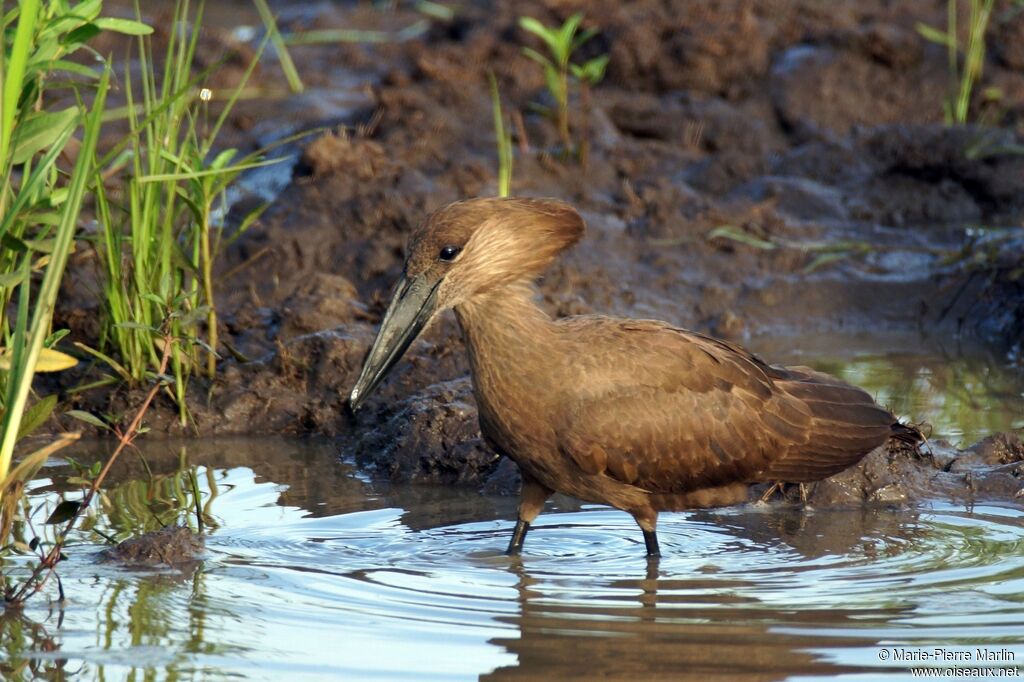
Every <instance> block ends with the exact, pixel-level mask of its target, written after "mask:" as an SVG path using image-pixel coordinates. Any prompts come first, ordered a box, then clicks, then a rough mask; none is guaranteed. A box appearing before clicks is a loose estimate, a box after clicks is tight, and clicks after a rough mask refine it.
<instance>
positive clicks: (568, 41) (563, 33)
mask: <svg viewBox="0 0 1024 682" xmlns="http://www.w3.org/2000/svg"><path fill="white" fill-rule="evenodd" d="M582 21H583V12H577V13H576V14H574V15H572V16H571V17H569V18H568V19H566V20H565V23H564V24H562V28H561V29H559V31H558V34H557V35H558V42H557V45H558V47H557V50H558V51H557V55H558V61H559V62H560V63H562V64H568V63H569V55H570V53H571V52H572V50H573V49H574V47H575V46H574V45H573V40H572V37H573V36H574V35H576V31H577V30H578V29H579V27H580V22H582Z"/></svg>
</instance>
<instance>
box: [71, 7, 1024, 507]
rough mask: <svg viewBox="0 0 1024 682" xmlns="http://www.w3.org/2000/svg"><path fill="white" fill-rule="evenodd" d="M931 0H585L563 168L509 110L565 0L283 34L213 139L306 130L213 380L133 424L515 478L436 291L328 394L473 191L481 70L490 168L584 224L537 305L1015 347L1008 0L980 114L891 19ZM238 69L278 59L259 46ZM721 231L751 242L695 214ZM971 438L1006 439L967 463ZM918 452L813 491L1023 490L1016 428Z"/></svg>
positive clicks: (78, 313)
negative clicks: (401, 333) (506, 169)
mask: <svg viewBox="0 0 1024 682" xmlns="http://www.w3.org/2000/svg"><path fill="white" fill-rule="evenodd" d="M580 7H583V5H580ZM945 8H946V4H945V3H944V2H922V3H897V4H892V3H887V2H868V3H862V2H856V3H855V2H844V3H822V2H794V3H789V2H773V1H770V0H765V1H763V2H744V1H735V2H733V1H729V2H722V3H714V4H713V6H709V5H708V4H707V3H687V2H679V3H663V2H653V1H647V0H642V1H640V2H633V3H619V2H613V1H611V0H607V1H605V0H601V1H599V2H592V3H586V5H585V10H586V13H587V19H586V24H585V25H586V26H588V27H594V28H596V29H598V30H599V31H600V33H599V35H598V37H596V38H595V39H594V40H593V41H591V42H590V43H588V44H587V45H586V46H585V47H584V48H583V49H582V51H581V55H580V56H581V58H584V59H585V58H588V57H593V56H596V55H597V54H601V53H607V54H609V55H610V62H609V67H608V74H607V78H606V79H605V80H604V81H603V82H602V83H601V84H600V85H599V86H598V87H596V88H595V89H594V90H593V92H592V93H591V98H590V99H591V103H590V111H589V112H588V113H587V114H586V116H579V115H577V117H576V119H575V121H576V123H575V124H574V135H579V134H581V133H582V132H584V131H586V132H587V133H588V135H589V139H590V153H589V161H588V163H587V165H586V167H582V166H580V165H579V164H577V163H576V162H575V161H568V162H566V161H562V160H560V159H559V158H558V149H557V144H558V136H557V133H556V130H555V127H554V126H553V125H552V123H551V122H550V121H549V120H548V119H547V118H545V117H543V116H541V115H539V114H537V113H535V112H534V111H533V110H532V108H531V103H534V102H542V103H544V102H547V100H546V99H545V98H546V95H545V93H544V81H543V76H542V74H541V72H540V70H539V69H537V68H536V66H535V65H534V64H533V63H532V62H530V61H529V60H528V59H527V58H525V57H524V56H523V55H522V53H521V46H522V45H526V44H531V42H530V38H529V36H527V35H526V34H525V33H523V32H522V31H521V30H520V29H518V28H517V25H516V21H517V19H518V17H519V16H520V15H530V16H534V17H537V18H538V19H540V20H541V21H543V22H545V23H548V24H551V23H554V22H561V21H562V20H564V19H565V18H566V17H567V16H569V15H570V14H571V13H572V12H573V11H575V9H578V7H576V5H574V4H573V3H564V2H543V1H539V0H537V1H529V2H521V3H496V4H494V5H493V6H492V5H490V4H489V3H483V4H480V5H475V4H464V5H463V4H459V5H458V6H457V7H455V12H454V16H453V18H452V19H450V20H448V21H444V20H434V19H432V20H430V21H429V22H428V28H427V29H426V30H425V31H424V32H422V33H421V34H419V35H418V36H416V37H414V38H412V39H410V40H405V41H401V42H385V43H380V44H365V45H359V44H341V45H338V44H334V45H329V46H302V47H298V48H296V49H295V51H294V53H293V57H294V58H295V60H296V63H297V66H298V68H299V71H300V72H301V73H303V74H304V75H308V76H309V80H310V82H309V85H310V88H309V91H308V92H307V93H306V94H304V95H296V96H294V97H290V98H282V99H280V100H275V101H269V102H268V101H256V102H245V103H243V104H242V105H241V106H240V108H239V110H238V113H237V114H236V115H235V116H234V117H233V120H232V123H233V126H234V127H233V129H232V130H231V131H230V132H229V137H230V138H231V143H232V144H239V145H242V146H248V147H249V148H256V147H258V146H260V145H261V144H266V143H267V141H268V140H271V139H273V138H274V135H275V134H276V135H277V136H278V137H279V136H280V135H282V134H284V132H290V131H294V130H297V129H303V128H312V127H315V126H326V127H327V128H329V130H328V131H326V132H323V133H320V134H318V135H316V136H314V137H312V138H310V139H307V140H305V141H303V142H302V143H300V144H296V145H294V146H293V148H291V150H290V152H289V153H291V154H292V156H290V157H289V159H290V161H289V162H288V163H287V164H284V165H285V166H286V167H287V168H286V171H285V175H284V176H283V179H282V178H278V179H277V180H276V183H277V184H276V185H274V183H270V184H271V185H274V187H275V189H273V190H272V191H271V194H275V195H276V196H275V198H274V201H273V204H272V206H271V207H270V208H269V209H268V210H267V211H266V212H265V213H264V214H263V216H262V218H261V219H260V221H259V222H258V224H256V225H255V226H254V227H252V228H251V229H250V230H249V231H248V232H247V233H246V234H245V236H244V237H243V238H242V239H240V240H239V241H237V242H236V243H234V244H233V245H232V246H231V248H230V250H229V251H228V252H227V254H226V257H225V258H224V259H223V260H222V262H221V264H220V272H221V277H220V279H219V282H220V290H219V291H218V307H219V312H220V316H221V324H222V328H221V329H220V330H219V331H220V336H221V338H222V339H223V340H224V341H225V344H224V347H223V348H221V349H219V350H221V352H222V355H223V357H224V359H223V360H222V361H221V363H220V366H219V372H218V376H217V378H216V379H215V380H214V381H213V382H212V383H209V382H206V381H205V380H202V379H196V380H195V381H194V383H193V386H192V389H191V391H190V404H189V407H190V410H191V414H192V417H193V423H192V424H190V425H189V426H188V427H186V428H182V427H181V426H180V425H179V423H178V420H177V414H176V412H175V410H174V407H173V405H171V404H170V402H169V401H168V400H165V399H164V397H163V396H161V398H160V399H159V400H158V401H157V404H155V406H154V408H153V410H152V411H151V413H150V415H149V417H148V418H147V423H148V424H149V426H150V427H151V428H152V429H153V431H154V433H167V434H169V435H181V434H193V435H204V436H206V435H213V434H319V435H327V436H332V437H336V438H337V439H338V443H339V446H338V447H339V453H340V454H341V456H343V457H346V458H349V459H351V460H353V461H355V462H356V463H357V464H358V465H359V466H360V467H361V468H362V469H364V470H366V471H368V472H372V473H373V474H374V475H376V476H380V477H384V478H388V479H392V480H402V481H423V482H437V483H445V484H460V485H466V486H470V487H479V488H483V489H485V490H489V491H493V492H507V491H514V490H515V489H516V486H517V478H516V474H515V470H514V467H512V466H511V465H510V463H508V462H501V461H499V460H498V459H496V458H495V457H494V455H493V453H490V452H489V451H488V450H487V449H486V448H485V447H484V446H483V444H482V443H481V441H480V437H479V431H478V428H477V425H476V411H475V406H474V401H473V396H472V390H471V386H470V382H469V380H468V379H467V372H468V368H467V362H466V358H465V353H464V351H463V348H462V343H461V340H460V338H459V334H458V329H457V327H456V325H455V322H454V320H453V319H452V317H451V316H446V317H445V318H444V319H443V320H442V321H441V322H440V323H439V324H437V325H435V327H434V328H433V329H431V330H429V331H428V332H427V333H426V334H425V335H424V337H423V338H422V339H421V340H419V341H418V342H416V343H415V344H414V346H413V347H412V348H411V349H410V351H409V353H408V354H407V357H406V358H405V359H404V360H403V361H402V362H401V364H400V365H399V366H398V367H397V369H396V371H395V372H394V375H393V377H392V378H391V379H390V380H389V381H388V382H387V383H386V385H384V386H383V387H382V390H380V391H379V393H377V394H376V395H375V396H374V397H373V398H372V399H371V400H370V402H369V404H368V406H367V407H366V408H365V409H364V410H363V411H361V412H360V413H359V414H358V415H352V414H351V413H350V412H349V411H348V410H347V409H346V404H345V398H346V396H347V394H348V391H349V390H350V388H351V386H352V384H353V383H354V381H355V378H356V376H357V374H358V372H359V368H360V366H361V363H362V359H363V357H364V355H365V353H366V352H367V350H368V348H369V345H370V343H371V342H372V339H373V334H374V331H375V328H376V324H377V323H378V322H379V320H380V317H381V315H382V313H383V309H384V306H385V304H386V302H387V298H388V296H389V293H390V286H391V283H392V282H393V280H394V279H395V277H396V276H397V274H398V273H399V272H400V270H401V267H402V253H403V246H404V242H405V239H406V236H407V235H408V233H409V232H410V230H411V229H412V228H413V227H414V226H415V225H416V224H418V223H419V221H421V220H422V219H423V217H424V216H425V215H426V213H427V212H429V211H431V210H433V209H436V208H439V207H441V206H443V205H444V204H446V203H448V202H450V201H453V200H456V199H460V198H464V197H470V196H477V195H488V194H494V193H495V192H496V172H497V160H496V151H495V145H494V139H493V131H492V127H491V121H492V119H491V115H492V114H491V102H490V98H489V91H488V87H487V73H488V71H493V72H494V74H495V75H496V77H497V80H498V84H499V87H500V90H501V93H502V96H503V98H504V104H505V109H506V111H507V112H512V113H513V119H514V121H515V125H513V138H514V139H513V144H514V146H515V147H516V159H515V168H514V174H513V183H512V187H513V193H515V194H521V195H545V196H557V197H559V198H562V199H564V200H566V201H569V202H571V203H572V204H574V205H575V206H577V207H578V208H579V210H580V211H581V213H582V215H583V216H584V218H585V219H586V221H587V224H588V234H587V236H586V238H585V239H584V240H583V242H582V243H581V244H580V245H579V246H578V247H576V248H575V250H574V251H572V252H571V253H570V254H569V255H568V256H567V257H566V258H564V259H563V260H562V261H561V262H559V263H558V264H556V265H555V266H553V267H552V269H551V270H550V271H549V272H548V273H547V275H546V276H545V278H544V280H543V281H542V282H541V283H540V286H539V289H540V296H541V298H542V301H543V305H544V307H545V308H546V309H547V310H548V311H549V312H550V313H551V314H553V315H556V316H562V315H572V314H579V313H587V312H603V313H610V314H619V315H629V316H634V317H654V318H660V319H665V320H670V321H672V322H673V323H676V324H679V325H682V326H686V327H689V328H692V329H696V330H701V331H707V332H710V333H713V334H716V335H719V336H723V337H726V338H730V339H733V340H737V341H740V342H743V343H747V342H749V341H750V340H751V339H755V340H756V339H757V338H765V337H799V336H801V335H804V336H806V335H814V334H819V333H820V334H825V333H869V334H873V333H886V332H907V331H916V332H920V333H922V334H923V335H926V336H931V337H940V338H942V337H945V338H950V339H960V338H969V339H972V340H975V341H979V340H980V342H982V343H984V344H986V345H988V346H991V347H993V348H995V349H997V350H998V351H999V352H1000V353H1010V354H1016V356H1017V357H1018V358H1019V357H1020V355H1021V346H1020V343H1021V342H1020V339H1021V338H1022V337H1024V273H1022V267H1024V261H1022V255H1021V254H1022V253H1024V229H1022V228H1021V225H1022V218H1024V155H1022V154H1021V153H1020V150H1021V148H1022V145H1024V135H1022V133H1021V125H1022V122H1024V56H1022V53H1021V49H1020V44H1021V41H1020V40H1019V39H1017V38H1019V37H1020V36H1021V35H1022V31H1024V13H1020V12H1016V13H1014V12H1010V11H1006V12H1001V13H999V14H998V16H997V17H996V18H995V19H993V22H994V26H993V32H994V33H993V35H994V36H996V39H994V40H993V44H992V45H993V49H992V50H991V52H990V55H989V58H988V61H987V63H986V65H985V72H984V77H983V80H982V82H981V83H980V84H979V86H978V87H977V88H976V89H975V92H976V97H975V102H974V105H975V108H974V111H975V112H976V117H977V119H978V120H979V121H981V122H982V123H983V124H974V125H967V126H956V127H950V126H945V125H943V120H942V119H943V113H942V112H943V98H944V97H945V96H946V94H947V86H948V71H947V61H946V59H947V55H946V52H945V50H944V49H943V48H941V47H939V46H937V45H934V44H931V43H929V42H927V41H925V40H924V39H923V38H922V37H921V35H920V34H919V33H918V32H917V30H916V28H915V27H916V25H917V24H918V23H919V22H922V23H925V24H929V25H932V26H937V27H942V26H944V25H945V20H946V18H945V11H946V9H945ZM422 20H423V16H422V15H421V14H418V13H416V12H415V11H414V10H412V9H410V8H404V9H403V8H399V9H396V10H394V11H390V12H380V11H379V10H376V9H373V8H371V7H370V6H369V5H364V4H358V5H357V4H351V5H349V4H340V5H331V6H323V5H316V6H315V7H314V8H313V9H308V8H307V9H293V10H292V11H290V12H284V13H283V14H282V22H283V23H284V24H285V27H286V28H287V29H288V30H301V29H310V28H318V29H324V28H353V27H359V28H367V29H373V30H393V31H397V30H400V29H401V28H402V27H408V26H410V25H413V24H414V23H415V22H419V21H422ZM1015 36H1016V37H1017V38H1015ZM205 39H206V40H207V42H210V43H212V44H211V45H210V46H208V47H207V49H209V50H211V51H213V52H216V49H217V48H218V45H219V46H220V47H221V48H222V49H223V48H226V47H230V46H229V45H227V41H224V40H223V34H222V33H218V32H216V31H211V33H210V35H209V36H206V37H205ZM218 41H221V43H222V44H219V43H218ZM236 75H237V74H236ZM223 77H224V78H228V79H229V78H230V77H231V74H230V73H228V74H226V75H224V76H223ZM259 77H260V78H265V79H267V80H268V81H270V80H272V79H275V78H277V74H276V72H274V71H273V69H272V68H271V67H270V66H268V65H264V66H263V67H261V72H260V74H259ZM994 89H998V92H999V97H998V98H997V99H992V98H988V99H986V97H985V96H984V95H983V93H984V92H986V91H987V92H989V93H990V94H991V93H994V92H995V90H994ZM579 104H580V103H579V102H578V101H575V100H574V102H573V107H574V110H575V111H579ZM282 131H283V132H282ZM254 196H257V197H258V196H265V193H264V194H260V193H259V192H254ZM252 201H255V199H254V198H253V196H250V197H248V198H247V199H241V200H240V203H239V206H240V207H244V206H246V205H251V202H252ZM246 202H249V203H248V204H246ZM241 212H242V211H241V208H239V209H238V210H237V211H235V213H241ZM723 226H728V227H729V228H730V229H731V230H732V231H733V232H734V233H739V234H741V235H744V236H745V237H746V238H749V239H748V240H747V242H744V241H743V240H739V241H737V240H735V239H728V238H723V237H717V238H709V237H708V235H709V233H710V232H711V231H712V230H714V229H715V228H719V227H723ZM754 240H756V242H755V241H754ZM755 243H760V244H761V246H755V245H752V244H755ZM837 245H838V246H837ZM71 268H72V271H71V272H72V277H71V279H70V282H71V283H70V284H68V285H67V287H66V288H69V291H68V292H67V293H68V296H67V298H66V299H65V301H67V302H70V303H65V304H64V306H63V307H62V308H61V309H60V310H59V311H58V313H57V320H56V324H57V325H60V326H67V327H69V328H70V329H71V330H72V335H73V337H74V338H80V339H82V340H84V341H85V342H86V343H90V344H95V343H98V341H99V339H98V326H97V324H96V320H97V318H98V316H99V315H101V314H102V311H101V310H99V309H98V308H97V304H96V303H95V301H90V300H89V299H88V297H86V296H84V295H83V294H82V291H83V289H82V288H81V287H82V283H83V282H88V281H89V280H90V275H89V273H90V272H92V271H94V268H95V262H94V261H93V260H92V257H91V256H90V254H89V252H88V251H84V250H83V251H80V253H79V254H77V255H76V257H75V259H74V261H73V262H72V265H71ZM76 286H77V287H79V288H78V289H75V287H76ZM766 359H767V360H769V361H771V360H772V358H770V357H768V358H766ZM95 371H96V368H91V369H90V368H88V367H87V366H86V365H85V364H84V363H83V364H82V365H81V366H80V368H79V369H78V370H76V371H73V372H68V373H66V374H65V375H63V376H62V377H60V379H59V381H61V382H62V388H64V389H67V388H70V387H72V386H74V385H75V384H77V383H78V382H82V381H84V380H87V379H88V378H89V377H90V376H92V375H91V374H90V372H93V373H95ZM139 401H140V396H139V394H138V393H137V392H133V391H129V390H124V389H121V390H118V391H115V392H113V393H110V392H108V391H106V390H105V389H104V390H93V391H89V392H85V393H78V394H75V395H74V397H73V398H71V401H70V402H71V405H72V407H74V408H76V409H86V410H91V411H94V412H96V413H103V414H111V415H115V416H116V415H124V414H127V413H129V411H130V410H131V409H132V407H133V406H134V405H137V404H138V402H139ZM913 417H914V418H915V419H923V420H927V419H928V415H927V414H923V415H913ZM71 426H75V427H76V428H77V427H78V425H77V424H72V422H70V421H64V422H63V427H71ZM999 439H1002V440H999ZM997 441H998V442H999V443H1002V445H999V446H998V447H997V446H996V445H995V443H996V442H997ZM999 448H1003V449H1002V450H999ZM996 450H999V452H1004V453H1010V454H1009V455H1007V457H1009V459H1006V461H1002V460H999V458H998V457H997V458H995V459H992V457H994V455H992V456H990V455H991V453H992V452H995V451H996ZM931 453H932V454H930V455H927V454H925V455H918V454H912V453H903V452H876V453H873V454H872V455H871V456H869V457H868V458H867V459H866V460H865V462H864V463H863V464H861V465H860V466H859V467H856V468H854V469H853V470H851V471H849V472H846V473H844V474H841V475H840V476H838V477H835V478H834V479H831V480H830V481H827V482H825V483H822V484H819V485H818V486H816V487H815V488H814V489H813V491H811V492H810V498H809V502H810V503H812V504H845V503H849V502H855V501H858V500H859V501H863V500H868V501H876V502H880V503H890V502H899V501H902V500H907V499H917V498H920V497H922V496H934V495H936V494H940V495H942V496H948V497H956V498H958V499H960V498H963V499H968V498H969V497H970V496H971V495H978V496H983V497H994V498H1000V499H1014V498H1019V491H1020V489H1021V485H1022V484H1021V478H1020V475H1021V474H1020V467H1021V465H1020V462H1021V447H1020V440H1019V437H1018V436H1016V435H1012V434H1009V435H1005V436H998V437H995V439H989V440H986V441H984V442H982V443H979V444H978V445H976V446H974V447H972V448H969V449H967V450H965V451H957V450H956V449H955V448H953V447H952V446H949V445H946V444H942V443H933V444H932V450H931ZM984 453H989V454H984ZM990 460H991V461H990ZM996 460H999V461H996ZM791 494H794V493H793V492H792V491H785V495H787V496H789V495H791Z"/></svg>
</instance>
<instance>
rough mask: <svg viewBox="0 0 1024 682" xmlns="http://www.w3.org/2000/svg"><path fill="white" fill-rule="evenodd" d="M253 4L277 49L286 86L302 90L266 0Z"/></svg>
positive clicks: (296, 72) (293, 63) (302, 87)
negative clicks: (286, 81) (286, 82)
mask: <svg viewBox="0 0 1024 682" xmlns="http://www.w3.org/2000/svg"><path fill="white" fill-rule="evenodd" d="M253 4H255V5H256V10H257V11H258V12H259V13H260V19H262V20H263V25H264V26H266V28H267V32H268V33H269V34H270V40H271V42H272V43H273V44H274V49H275V50H277V59H278V61H279V62H280V63H281V70H282V71H284V77H285V78H287V79H288V86H289V87H290V88H291V89H292V92H295V93H299V92H302V91H303V90H305V89H306V88H305V86H304V85H303V84H302V79H301V78H299V72H298V71H297V70H296V68H295V62H293V61H292V56H291V54H290V53H289V52H288V46H287V45H285V42H284V38H282V37H281V31H279V30H278V28H277V20H276V19H275V18H274V14H273V12H271V11H270V7H269V6H268V5H267V0H253Z"/></svg>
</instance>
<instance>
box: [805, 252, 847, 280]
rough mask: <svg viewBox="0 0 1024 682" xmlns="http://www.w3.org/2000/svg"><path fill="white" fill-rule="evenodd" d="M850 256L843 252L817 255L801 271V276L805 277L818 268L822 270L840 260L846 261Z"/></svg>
mask: <svg viewBox="0 0 1024 682" xmlns="http://www.w3.org/2000/svg"><path fill="white" fill-rule="evenodd" d="M849 255H850V254H848V253H843V252H832V253H819V254H818V255H817V256H815V257H814V260H812V261H811V262H810V263H808V264H807V266H806V267H805V268H804V269H803V274H805V275H807V274H810V273H812V272H814V271H815V270H817V269H819V268H823V267H825V266H826V265H829V264H830V263H835V262H838V261H841V260H846V259H847V258H848V257H849Z"/></svg>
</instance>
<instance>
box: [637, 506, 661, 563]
mask: <svg viewBox="0 0 1024 682" xmlns="http://www.w3.org/2000/svg"><path fill="white" fill-rule="evenodd" d="M633 518H634V519H636V522H637V524H638V525H639V526H640V530H642V531H643V532H644V544H645V545H646V546H647V556H648V558H654V557H660V556H661V548H660V547H658V534H657V532H656V531H655V528H656V527H657V525H658V512H656V511H653V510H648V509H645V510H641V511H639V512H634V513H633Z"/></svg>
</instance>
